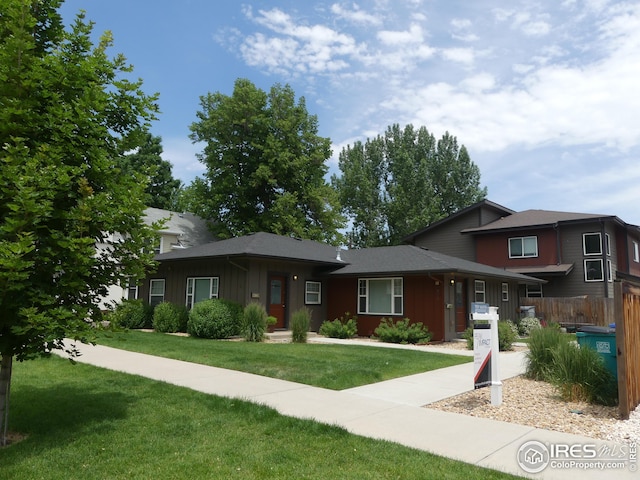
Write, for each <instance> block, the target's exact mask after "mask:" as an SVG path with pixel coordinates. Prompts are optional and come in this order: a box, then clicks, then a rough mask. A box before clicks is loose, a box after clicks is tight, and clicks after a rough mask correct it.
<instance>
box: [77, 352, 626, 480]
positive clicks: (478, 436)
mask: <svg viewBox="0 0 640 480" xmlns="http://www.w3.org/2000/svg"><path fill="white" fill-rule="evenodd" d="M422 348H424V347H422ZM80 351H81V352H82V355H81V356H80V357H79V358H77V359H76V360H77V361H78V362H80V363H87V364H91V365H95V366H98V367H103V368H107V369H110V370H117V371H121V372H125V373H129V374H134V375H141V376H144V377H147V378H151V379H155V380H159V381H162V382H167V383H170V384H173V385H178V386H182V387H186V388H190V389H193V390H197V391H200V392H204V393H208V394H215V395H220V396H225V397H233V398H240V399H244V400H249V401H252V402H255V403H259V404H262V405H267V406H270V407H272V408H275V409H276V410H277V411H278V412H280V413H281V414H283V415H288V416H292V417H297V418H305V419H313V420H316V421H319V422H324V423H328V424H333V425H338V426H341V427H343V428H345V429H347V430H348V431H349V432H351V433H354V434H357V435H363V436H367V437H371V438H377V439H384V440H389V441H393V442H397V443H400V444H402V445H406V446H408V447H412V448H417V449H420V450H424V451H428V452H431V453H434V454H437V455H442V456H445V457H449V458H452V459H456V460H460V461H463V462H466V463H470V464H473V465H477V466H481V467H487V468H492V469H496V470H500V471H503V472H508V473H512V474H515V475H520V476H527V474H526V473H525V471H524V470H523V469H522V468H521V467H520V466H519V464H518V461H517V456H518V450H519V449H520V447H521V446H522V445H523V444H525V443H527V442H534V441H535V442H539V444H536V445H538V446H539V445H547V446H550V445H552V444H553V445H559V444H570V445H585V444H592V445H596V447H597V448H598V451H599V449H600V448H602V447H603V446H606V447H608V448H610V449H611V448H614V446H615V444H613V443H610V442H602V441H599V440H594V439H590V438H587V437H581V436H576V435H569V434H564V433H559V432H552V431H548V430H541V429H537V428H533V427H528V426H523V425H517V424H512V423H506V422H500V421H494V420H488V419H484V418H478V417H471V416H465V415H460V414H455V413H448V412H441V411H436V410H431V409H428V408H421V406H422V405H425V404H427V403H430V402H431V401H436V400H439V399H442V398H446V397H448V396H451V395H457V394H458V393H462V392H464V391H468V390H470V389H472V388H473V365H472V364H465V365H459V366H455V367H450V368H445V369H441V370H437V371H434V372H427V373H422V374H418V375H411V376H410V377H404V378H399V379H396V380H389V381H386V382H381V383H380V384H375V385H367V386H364V387H357V388H352V389H349V390H345V391H333V390H327V389H323V388H318V387H312V386H308V385H302V384H298V383H294V382H288V381H284V380H277V379H272V378H267V377H262V376H259V375H253V374H249V373H243V372H238V371H233V370H226V369H223V368H217V367H208V366H204V365H198V364H193V363H188V362H182V361H178V360H170V359H166V358H161V357H155V356H151V355H145V354H140V353H134V352H128V351H124V350H119V349H114V348H110V347H103V346H89V345H80ZM500 360H501V367H502V370H503V373H502V375H501V376H502V377H503V378H507V377H506V376H513V375H517V374H519V373H518V372H520V371H521V370H522V368H523V364H522V355H521V354H519V353H512V352H509V353H504V354H501V355H500ZM487 408H496V407H491V406H490V405H487ZM536 448H537V447H536ZM543 448H544V447H543ZM617 448H618V450H619V446H618V447H617ZM534 453H535V452H534ZM528 476H529V477H532V478H544V479H562V480H566V479H574V478H575V479H578V478H580V479H581V480H587V479H601V478H619V479H625V478H637V474H635V473H632V472H631V471H630V470H629V469H628V467H627V468H625V469H624V470H604V471H599V470H597V469H594V468H589V469H580V468H568V469H559V468H553V467H552V466H551V465H549V466H548V467H547V468H546V469H545V470H543V471H542V472H541V473H538V474H533V475H528Z"/></svg>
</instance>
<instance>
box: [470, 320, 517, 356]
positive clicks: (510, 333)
mask: <svg viewBox="0 0 640 480" xmlns="http://www.w3.org/2000/svg"><path fill="white" fill-rule="evenodd" d="M517 331H518V329H517V327H516V326H515V324H514V323H513V322H512V321H511V320H505V321H498V351H500V352H505V351H508V350H513V342H515V341H516V337H517V333H516V332H517ZM462 338H464V339H465V340H466V341H467V349H469V350H473V327H469V328H467V329H466V330H465V331H464V332H463V333H462Z"/></svg>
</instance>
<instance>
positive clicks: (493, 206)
mask: <svg viewBox="0 0 640 480" xmlns="http://www.w3.org/2000/svg"><path fill="white" fill-rule="evenodd" d="M480 208H487V209H489V210H494V211H495V212H497V213H499V214H501V215H504V216H509V215H512V214H514V213H516V212H515V210H511V209H510V208H507V207H503V206H502V205H499V204H497V203H494V202H491V201H489V200H486V199H485V200H481V201H480V202H477V203H474V204H473V205H470V206H468V207H466V208H463V209H462V210H459V211H457V212H455V213H452V214H451V215H449V216H448V217H445V218H443V219H441V220H438V221H437V222H433V223H431V224H429V225H428V226H426V227H425V228H423V229H421V230H417V231H415V232H413V233H411V234H409V235H407V236H406V237H405V238H403V239H402V241H403V242H405V243H411V242H412V241H413V240H414V239H415V238H416V237H419V236H421V235H423V234H425V233H427V232H429V231H430V230H432V229H435V228H437V227H439V226H441V225H442V224H444V223H448V222H451V221H453V220H455V219H457V218H459V217H462V216H464V215H466V214H468V213H469V212H472V211H474V210H478V209H480Z"/></svg>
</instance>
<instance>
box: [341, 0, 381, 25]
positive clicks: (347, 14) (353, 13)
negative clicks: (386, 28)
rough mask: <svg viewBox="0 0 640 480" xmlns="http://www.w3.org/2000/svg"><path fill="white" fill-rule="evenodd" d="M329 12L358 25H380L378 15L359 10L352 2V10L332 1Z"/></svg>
mask: <svg viewBox="0 0 640 480" xmlns="http://www.w3.org/2000/svg"><path fill="white" fill-rule="evenodd" d="M331 13H333V14H334V15H336V16H337V17H338V18H341V19H343V20H347V21H349V22H352V23H355V24H358V25H373V26H379V25H382V19H381V18H380V17H378V16H377V15H373V14H371V13H367V12H365V11H364V10H361V9H360V7H359V6H358V5H357V4H355V3H354V4H353V9H352V10H349V9H347V8H345V7H343V6H342V5H340V4H338V3H334V4H333V5H331Z"/></svg>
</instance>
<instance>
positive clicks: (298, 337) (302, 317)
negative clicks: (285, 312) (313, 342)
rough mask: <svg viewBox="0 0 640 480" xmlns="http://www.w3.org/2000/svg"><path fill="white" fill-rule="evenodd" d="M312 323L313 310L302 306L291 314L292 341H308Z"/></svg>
mask: <svg viewBox="0 0 640 480" xmlns="http://www.w3.org/2000/svg"><path fill="white" fill-rule="evenodd" d="M310 323H311V312H310V311H309V309H307V308H304V307H303V308H301V309H300V310H298V311H297V312H295V313H294V314H293V315H292V316H291V341H292V342H293V343H307V333H308V332H309V324H310Z"/></svg>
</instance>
